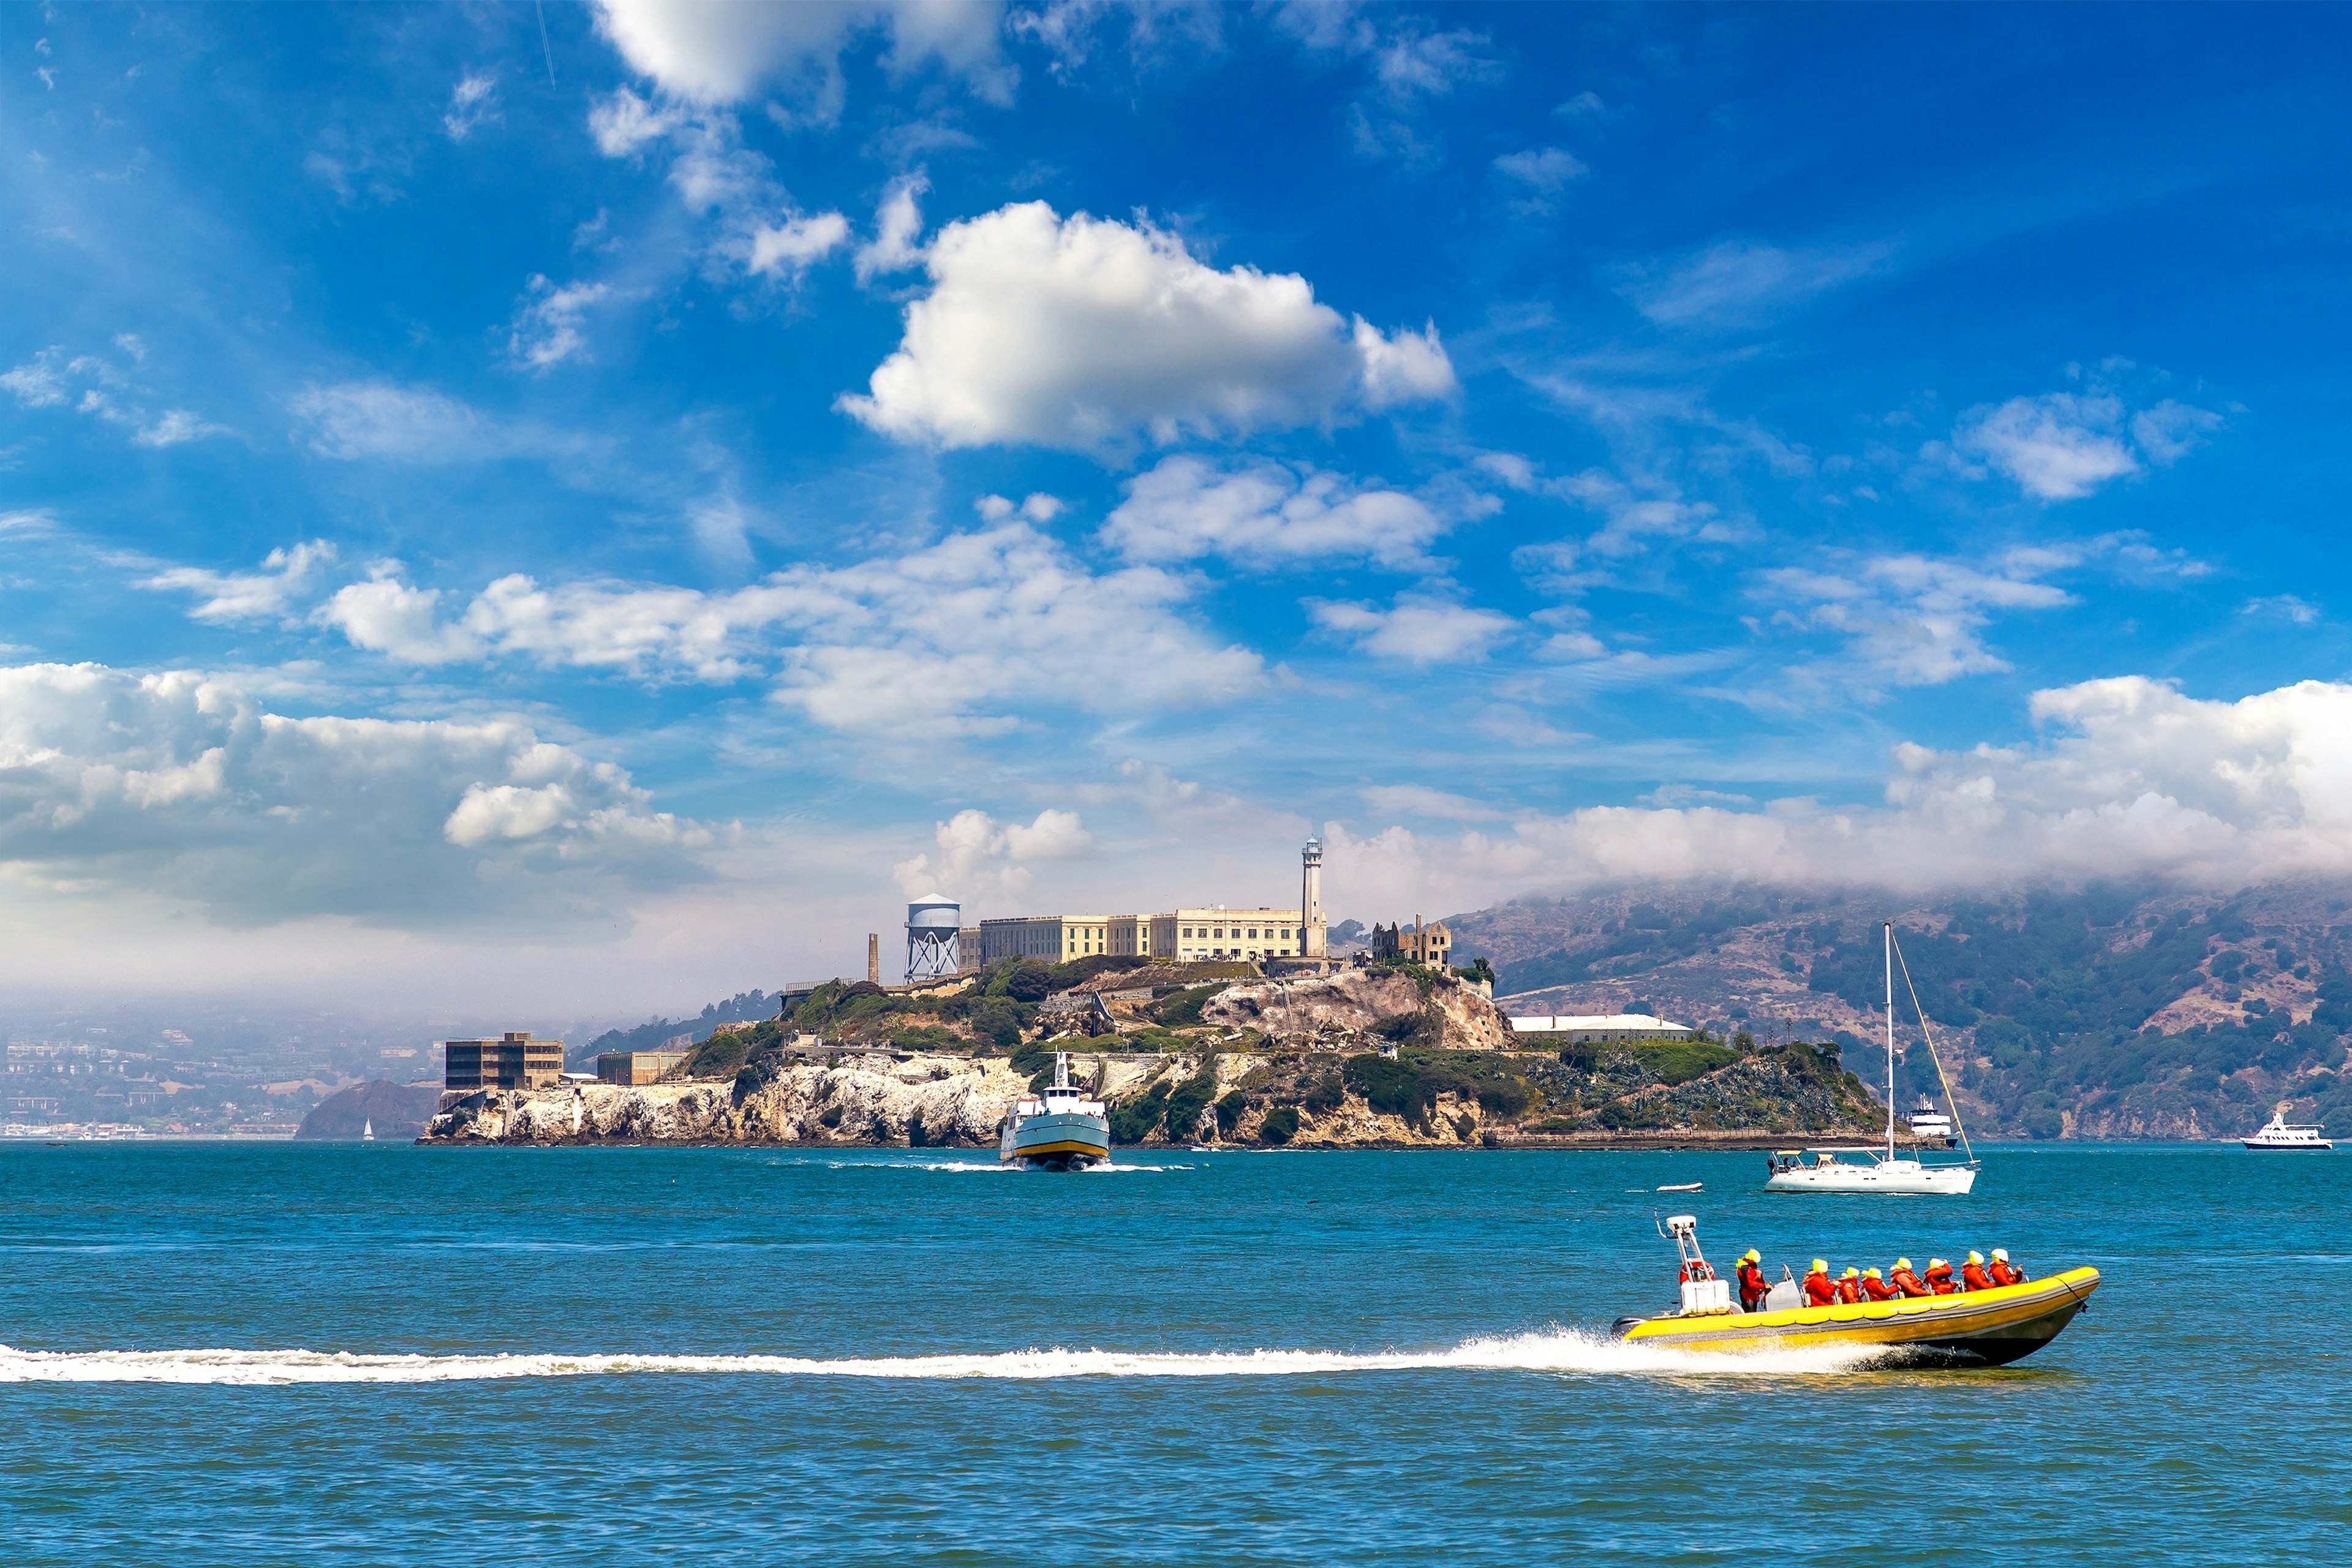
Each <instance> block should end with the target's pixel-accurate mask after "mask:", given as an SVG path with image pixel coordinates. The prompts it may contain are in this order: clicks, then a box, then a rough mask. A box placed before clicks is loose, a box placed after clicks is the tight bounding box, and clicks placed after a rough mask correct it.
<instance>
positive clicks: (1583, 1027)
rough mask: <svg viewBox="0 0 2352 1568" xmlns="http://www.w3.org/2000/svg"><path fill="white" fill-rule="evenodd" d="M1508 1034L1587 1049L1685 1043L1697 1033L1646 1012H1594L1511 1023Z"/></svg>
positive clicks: (1689, 1027)
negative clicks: (1606, 1044)
mask: <svg viewBox="0 0 2352 1568" xmlns="http://www.w3.org/2000/svg"><path fill="white" fill-rule="evenodd" d="M1511 1033H1513V1034H1514V1035H1517V1036H1520V1037H1533V1038H1534V1039H1535V1041H1536V1043H1538V1044H1540V1045H1547V1046H1589V1045H1594V1044H1598V1043H1600V1042H1602V1041H1607V1040H1658V1039H1669V1040H1686V1039H1688V1038H1690V1037H1691V1036H1693V1035H1695V1034H1696V1033H1698V1031H1697V1030H1696V1029H1694V1028H1692V1027H1691V1026H1689V1025H1688V1024H1669V1023H1667V1022H1666V1021H1665V1020H1664V1018H1658V1017H1653V1016H1651V1015H1649V1014H1647V1013H1595V1014H1584V1015H1580V1016H1559V1017H1528V1018H1514V1019H1512V1020H1511Z"/></svg>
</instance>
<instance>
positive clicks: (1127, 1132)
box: [1109, 1083, 1168, 1143]
mask: <svg viewBox="0 0 2352 1568" xmlns="http://www.w3.org/2000/svg"><path fill="white" fill-rule="evenodd" d="M1167 1115H1168V1086H1167V1085H1166V1084H1164V1083H1163V1084H1160V1085H1157V1086H1156V1087H1154V1088H1153V1089H1152V1090H1151V1092H1150V1093H1149V1094H1143V1095H1138V1096H1137V1097H1136V1098H1135V1099H1133V1100H1122V1101H1121V1102H1120V1103H1118V1104H1117V1105H1114V1106H1112V1107H1111V1108H1110V1118H1109V1120H1110V1141H1111V1142H1114V1143H1140V1142H1143V1141H1144V1140H1145V1139H1146V1138H1149V1137H1150V1136H1151V1134H1152V1132H1153V1131H1154V1130H1155V1129H1157V1128H1158V1127H1159V1126H1160V1122H1161V1121H1164V1120H1166V1118H1167Z"/></svg>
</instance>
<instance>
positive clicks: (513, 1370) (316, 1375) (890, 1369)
mask: <svg viewBox="0 0 2352 1568" xmlns="http://www.w3.org/2000/svg"><path fill="white" fill-rule="evenodd" d="M1884 1360H1885V1355H1884V1353H1883V1352H1878V1351H1875V1350H1873V1349H1869V1348H1863V1347H1853V1346H1822V1347H1815V1348H1811V1349H1804V1350H1785V1351H1766V1352H1759V1353H1757V1354H1754V1355H1723V1354H1713V1355H1708V1354H1691V1353H1687V1352H1677V1351H1674V1350H1670V1349H1664V1348H1659V1347H1649V1346H1643V1345H1629V1344H1626V1343H1624V1342H1621V1341H1618V1340H1615V1339H1612V1338H1609V1337H1607V1336H1605V1335H1601V1334H1595V1333H1590V1332H1587V1331H1582V1330H1578V1329H1553V1330H1549V1331H1544V1332H1541V1333H1529V1334H1515V1335H1511V1336H1508V1337H1492V1338H1480V1339H1474V1340H1465V1341H1464V1342H1462V1343H1460V1344H1458V1345H1454V1346H1453V1347H1451V1348H1450V1349H1445V1350H1433V1351H1383V1352H1374V1353H1370V1354H1358V1353H1351V1352H1342V1351H1285V1350H1252V1351H1235V1352H1204V1353H1189V1354H1188V1353H1177V1352H1143V1351H1105V1350H1060V1349H1055V1350H1028V1351H1011V1352H1003V1353H1001V1354H995V1355H932V1356H877V1357H856V1358H845V1359H842V1360H834V1361H824V1360H815V1359H809V1358H803V1357H799V1356H776V1355H543V1354H532V1355H357V1354H353V1353H352V1352H344V1351H334V1352H328V1351H308V1350H274V1351H240V1350H183V1351H21V1350H15V1349H11V1348H9V1347H7V1346H5V1345H0V1384H8V1383H185V1384H244V1385H271V1384H311V1383H467V1382H480V1381H488V1380H495V1379H503V1378H525V1377H596V1376H608V1375H614V1374H617V1373H716V1374H730V1373H754V1374H761V1375H767V1376H781V1377H867V1378H901V1379H924V1378H961V1379H988V1378H995V1379H1009V1380H1016V1381H1031V1382H1039V1381H1048V1380H1054V1379H1061V1378H1073V1377H1301V1376H1339V1375H1345V1374H1348V1373H1366V1372H1533V1373H1580V1374H1586V1375H1596V1376H1608V1375H1634V1376H1666V1377H1678V1378H1679V1377H1706V1378H1710V1379H1720V1378H1726V1377H1733V1378H1746V1377H1791V1376H1797V1377H1806V1376H1811V1377H1818V1376H1823V1375H1828V1374H1832V1373H1845V1372H1855V1371H1860V1370H1863V1369H1864V1368H1866V1367H1869V1366H1871V1365H1872V1364H1874V1363H1879V1362H1883V1361H1884Z"/></svg>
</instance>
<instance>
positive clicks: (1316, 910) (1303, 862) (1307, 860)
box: [1298, 838, 1330, 958]
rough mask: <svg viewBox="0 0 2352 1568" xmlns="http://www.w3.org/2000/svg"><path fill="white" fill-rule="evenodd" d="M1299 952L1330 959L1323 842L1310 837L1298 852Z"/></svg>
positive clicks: (1308, 955)
mask: <svg viewBox="0 0 2352 1568" xmlns="http://www.w3.org/2000/svg"><path fill="white" fill-rule="evenodd" d="M1298 859H1299V866H1300V871H1299V888H1298V925H1299V929H1300V931H1302V932H1304V934H1303V935H1302V936H1301V937H1300V938H1299V945H1298V951H1299V952H1301V953H1302V954H1304V955H1305V956H1306V957H1308V958H1325V957H1328V956H1329V952H1330V950H1329V947H1328V944H1327V943H1326V942H1325V940H1324V935H1323V840H1321V839H1320V838H1309V839H1308V840H1307V847H1306V848H1305V849H1302V850H1301V851H1299V855H1298Z"/></svg>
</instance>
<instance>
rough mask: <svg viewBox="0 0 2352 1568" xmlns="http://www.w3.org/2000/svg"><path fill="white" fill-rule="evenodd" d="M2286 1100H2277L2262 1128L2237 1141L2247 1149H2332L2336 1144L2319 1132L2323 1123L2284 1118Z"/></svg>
mask: <svg viewBox="0 0 2352 1568" xmlns="http://www.w3.org/2000/svg"><path fill="white" fill-rule="evenodd" d="M2286 1103H2287V1102H2286V1101H2284V1100H2281V1101H2279V1107H2278V1109H2277V1110H2274V1111H2273V1112H2271V1119H2270V1121H2267V1122H2265V1123H2264V1124H2263V1130H2262V1131H2259V1132H2257V1133H2255V1134H2254V1135H2253V1136H2252V1137H2251V1138H2241V1139H2239V1140H2238V1142H2241V1143H2243V1144H2244V1145H2245V1146H2246V1147H2247V1148H2249V1149H2333V1148H2335V1147H2336V1145H2335V1144H2334V1143H2332V1142H2329V1141H2328V1140H2326V1139H2325V1138H2322V1137H2321V1136H2320V1135H2319V1134H2320V1131H2321V1130H2322V1128H2323V1127H2324V1125H2325V1124H2324V1123H2320V1122H2312V1123H2307V1124H2306V1123H2299V1122H2293V1121H2288V1120H2287V1119H2286Z"/></svg>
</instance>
